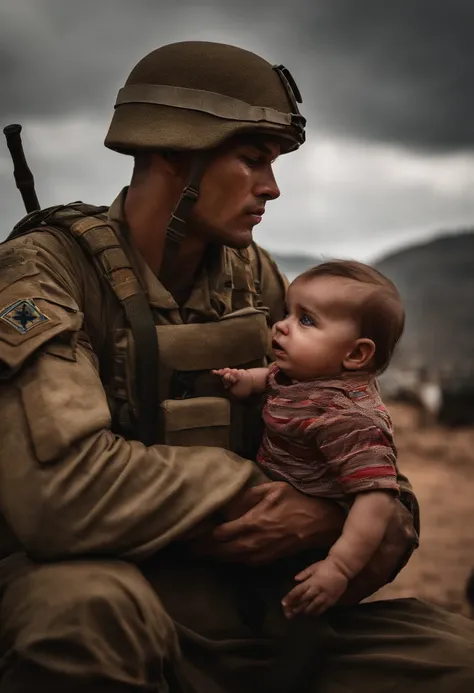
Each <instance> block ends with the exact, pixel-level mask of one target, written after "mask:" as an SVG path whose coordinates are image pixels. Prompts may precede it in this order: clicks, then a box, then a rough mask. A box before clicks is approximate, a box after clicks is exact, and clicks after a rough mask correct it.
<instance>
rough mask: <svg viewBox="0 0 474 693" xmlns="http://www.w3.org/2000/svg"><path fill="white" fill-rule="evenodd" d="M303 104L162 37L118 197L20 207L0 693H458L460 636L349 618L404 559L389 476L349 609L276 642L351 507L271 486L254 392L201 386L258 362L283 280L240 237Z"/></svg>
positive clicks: (431, 612) (432, 615)
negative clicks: (303, 579)
mask: <svg viewBox="0 0 474 693" xmlns="http://www.w3.org/2000/svg"><path fill="white" fill-rule="evenodd" d="M299 102H300V97H299V94H298V90H297V87H296V85H295V84H294V82H293V79H292V77H291V75H290V73H289V72H288V71H287V70H285V68H283V67H281V66H280V67H276V66H273V67H272V66H271V65H270V64H269V63H267V62H266V61H265V60H263V59H261V58H259V57H258V56H256V55H254V54H252V53H249V52H247V51H245V50H241V49H239V48H235V47H232V46H226V45H219V44H213V43H201V42H189V43H181V44H172V45H169V46H165V47H162V48H160V49H158V50H156V51H154V52H152V53H151V54H149V55H148V56H146V57H145V58H144V59H143V60H142V61H141V62H140V63H139V64H138V65H137V66H136V67H135V68H134V70H133V71H132V73H131V74H130V77H129V78H128V80H127V82H126V85H125V86H124V88H123V89H121V90H120V92H119V95H118V98H117V103H116V110H115V113H114V116H113V119H112V123H111V126H110V129H109V132H108V134H107V137H106V146H108V147H110V148H111V149H114V150H116V151H118V152H122V153H125V154H130V155H132V156H134V158H135V167H134V172H133V175H132V179H131V183H130V186H129V187H128V188H126V189H125V190H123V191H122V192H121V193H120V195H119V196H118V198H117V199H116V201H115V202H114V203H113V204H112V206H111V207H110V209H108V210H106V209H104V208H92V207H90V206H87V205H82V204H76V205H71V206H67V207H59V208H52V209H49V210H44V211H43V212H38V213H33V214H32V215H30V216H29V217H27V218H26V220H25V221H23V222H22V223H20V225H18V226H17V227H16V229H15V232H14V237H13V238H12V239H11V240H9V241H8V242H7V243H6V244H4V245H3V247H2V248H1V249H0V374H1V377H2V386H1V388H0V405H1V411H2V417H1V419H0V433H1V441H2V445H1V451H0V510H1V515H0V518H1V519H2V543H1V545H0V547H1V551H2V553H1V554H0V555H1V556H3V557H4V558H3V559H2V561H1V562H0V652H1V656H2V659H1V674H0V675H1V679H0V691H15V692H21V691H30V690H32V689H33V688H38V689H39V690H47V689H48V690H71V691H85V690H87V691H95V690H97V691H110V692H111V693H112V692H115V691H141V690H143V691H146V690H149V691H151V690H156V691H168V690H170V691H175V692H176V691H184V690H191V691H198V692H201V693H228V692H230V691H243V690H263V688H262V686H263V684H264V681H265V676H266V674H267V672H268V670H269V668H271V666H272V663H273V661H274V660H275V657H279V661H280V664H281V663H283V665H284V668H286V672H287V675H288V678H289V680H290V681H292V682H293V683H292V686H293V684H294V686H295V687H296V684H297V683H299V679H301V678H302V672H303V671H304V672H305V676H306V675H308V672H309V669H308V667H309V665H311V664H312V663H314V662H315V661H317V660H316V659H315V656H316V653H317V652H319V653H320V652H321V651H323V652H324V667H321V668H320V669H319V671H317V672H314V675H313V676H312V678H311V677H309V675H308V678H307V680H306V682H305V690H307V691H308V693H310V692H311V691H316V690H318V691H320V692H321V693H336V691H337V692H339V691H341V692H342V691H349V690H350V691H354V693H355V692H356V691H366V690H377V691H382V690H389V689H390V690H405V691H407V693H408V692H409V691H415V689H416V690H419V691H421V690H429V691H430V692H431V693H446V692H447V691H449V693H454V692H455V691H459V692H460V693H461V692H467V691H469V690H472V689H473V686H474V673H473V670H472V643H473V640H474V635H473V627H472V624H471V623H470V622H469V621H467V620H464V619H462V618H460V617H456V616H454V615H449V614H447V613H444V612H442V611H440V610H437V609H435V608H431V607H429V606H427V605H423V604H421V603H419V602H417V601H415V600H400V601H389V602H379V603H376V602H375V603H370V604H365V605H357V604H356V603H357V601H358V600H359V599H360V598H362V597H363V596H366V595H368V594H370V593H372V592H374V591H375V590H376V589H377V588H378V587H379V586H381V585H382V584H384V583H385V582H387V581H388V580H389V579H390V578H392V577H393V576H394V574H396V572H397V571H398V570H399V569H400V568H401V567H402V566H403V565H404V563H405V561H406V560H407V559H408V557H409V555H410V553H411V552H412V550H413V548H414V547H415V546H416V542H417V529H418V506H417V503H416V499H415V497H414V496H413V493H412V490H411V487H410V485H409V483H408V482H407V481H406V479H404V478H403V477H401V476H400V478H399V481H400V484H401V487H402V494H401V502H400V504H399V505H398V513H397V516H396V517H394V519H393V522H392V523H391V526H390V530H389V532H388V533H387V537H386V540H385V541H384V543H383V547H382V549H381V551H380V552H379V554H378V555H377V556H376V557H375V559H374V560H373V561H372V563H371V566H370V569H369V570H367V571H366V572H365V573H364V575H362V576H361V579H360V580H359V581H358V583H356V584H353V585H352V587H351V589H350V590H349V593H348V594H347V596H346V602H347V603H350V602H352V604H355V605H352V606H351V605H347V606H342V605H341V606H339V607H338V608H336V609H333V610H331V611H329V612H328V613H327V614H325V615H324V617H321V618H318V619H313V620H311V621H310V622H306V621H300V622H299V624H300V625H299V626H297V627H296V630H293V631H287V630H286V622H285V621H284V619H283V618H282V616H281V613H280V607H279V601H280V598H281V596H282V595H283V594H284V593H285V590H287V588H288V584H287V576H288V575H294V566H293V565H290V571H289V572H288V566H289V564H291V562H292V561H297V560H298V555H299V554H301V553H302V552H303V551H306V550H311V551H313V552H314V551H315V550H320V552H321V555H323V554H324V550H325V549H326V550H327V547H328V546H329V545H330V544H331V543H332V541H334V539H335V538H336V537H337V536H338V534H339V532H340V530H341V527H342V523H343V509H341V508H340V507H338V506H336V505H333V504H332V503H331V502H330V501H323V500H318V499H312V498H309V497H305V496H303V495H301V494H300V493H298V492H297V491H295V490H294V489H293V488H292V487H291V486H289V485H287V484H285V483H283V482H268V481H267V480H266V479H265V478H264V477H263V475H262V474H261V473H260V472H259V471H258V470H257V468H256V466H255V464H254V463H253V462H252V461H251V460H252V459H253V458H254V455H255V451H256V448H257V445H258V442H259V435H260V428H259V422H260V417H259V403H258V402H254V403H253V405H251V406H250V405H245V406H244V405H241V404H238V403H233V404H232V405H231V404H230V402H229V400H228V399H227V398H226V394H225V391H224V390H223V389H222V385H221V383H220V380H219V379H218V378H216V377H214V376H212V375H210V371H211V370H212V369H216V368H220V367H223V366H224V365H225V366H235V367H252V366H256V365H262V364H265V363H266V361H267V359H268V349H269V339H268V334H269V331H268V325H269V324H271V323H272V322H274V321H275V320H277V319H279V318H280V317H281V315H282V312H283V310H284V308H283V306H284V293H285V286H286V284H285V280H284V279H283V277H282V276H281V275H280V274H279V272H278V270H277V268H276V267H275V266H274V264H273V263H272V261H271V259H270V257H269V256H268V254H267V253H265V252H264V251H263V250H261V249H260V248H259V247H258V246H256V245H255V244H254V243H253V242H252V229H253V227H254V226H255V224H256V223H258V222H259V221H260V219H261V216H262V214H263V212H264V208H265V205H266V203H267V202H268V201H271V200H273V199H275V198H276V197H277V196H278V195H279V190H278V187H277V184H276V181H275V179H274V177H273V173H272V162H273V160H274V159H275V158H276V157H277V156H278V155H280V154H284V153H287V152H289V151H291V150H293V149H296V148H297V147H298V146H299V145H301V144H302V143H303V141H304V119H303V117H302V116H301V114H300V113H299V110H298V103H299ZM170 217H171V221H169V220H170ZM305 560H306V559H305ZM293 623H297V621H295V622H293ZM292 627H293V626H292ZM298 628H300V630H298ZM289 636H291V637H289ZM282 644H283V645H285V644H287V645H291V647H288V649H285V647H283V649H282ZM321 648H323V650H321ZM282 670H283V669H282ZM424 685H425V687H424ZM272 690H275V689H272ZM286 690H290V688H288V689H286Z"/></svg>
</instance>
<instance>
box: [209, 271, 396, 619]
mask: <svg viewBox="0 0 474 693" xmlns="http://www.w3.org/2000/svg"><path fill="white" fill-rule="evenodd" d="M404 319H405V317H404V310H403V307H402V304H401V300H400V296H399V294H398V291H397V289H396V287H395V286H394V285H393V284H392V282H390V281H389V280H388V279H386V278H385V277H384V276H383V275H382V274H380V273H379V272H377V271H376V270H375V269H373V268H371V267H368V266H366V265H363V264H361V263H358V262H349V261H333V262H325V263H323V264H321V265H318V266H317V267H315V268H313V269H310V270H308V271H307V272H304V273H303V274H301V275H300V276H299V277H297V278H296V279H295V280H294V281H293V283H292V284H291V285H290V287H289V289H288V295H287V314H286V316H285V318H284V319H283V320H282V321H281V322H278V323H277V324H276V325H275V326H274V328H273V334H272V336H273V341H272V349H273V354H274V359H275V361H274V363H272V365H270V367H269V368H253V369H250V370H240V369H232V368H223V369H221V370H216V371H214V373H215V374H216V375H218V376H220V377H221V378H222V380H223V383H224V386H225V387H226V388H228V389H230V392H231V394H232V395H234V396H235V397H248V396H249V395H251V394H253V393H257V392H261V393H263V392H265V393H266V401H265V406H264V410H263V420H264V424H265V432H264V436H263V440H262V444H261V447H260V450H259V453H258V456H257V462H258V464H259V465H260V467H261V468H262V469H263V471H265V473H266V474H267V475H268V476H269V477H270V478H273V479H279V480H284V481H287V482H289V483H290V484H292V485H293V486H294V487H295V488H296V489H298V490H299V491H301V492H302V493H306V494H310V495H313V496H322V497H326V498H333V499H337V500H341V501H345V502H347V504H348V505H349V506H350V510H349V513H348V516H347V519H346V522H345V525H344V529H343V532H342V535H341V537H340V538H339V540H338V541H336V543H335V544H334V545H333V547H332V548H331V550H330V551H329V554H328V556H327V558H325V560H323V561H319V562H317V563H314V564H313V565H310V566H309V567H308V568H306V569H305V570H303V571H302V572H301V573H299V574H298V575H296V577H295V580H296V581H297V582H298V585H297V586H295V587H294V588H293V589H292V590H291V591H290V592H289V594H287V595H286V596H285V597H284V598H283V600H282V606H283V611H284V613H285V615H286V616H287V617H288V618H292V617H293V616H295V615H296V614H299V613H306V614H320V613H322V612H323V611H325V610H326V609H327V608H328V607H329V606H331V605H333V604H334V603H335V602H337V601H338V599H339V598H340V597H341V596H342V594H343V593H344V591H345V590H346V588H347V585H348V582H349V580H351V579H352V578H353V577H354V576H355V575H357V574H358V573H359V572H360V571H361V570H362V568H364V566H366V565H367V563H368V562H369V560H370V558H371V557H372V555H373V554H374V553H375V551H376V549H377V548H378V546H379V545H380V543H381V541H382V539H383V537H384V534H385V532H386V529H387V525H388V523H389V521H390V518H391V516H392V512H393V510H394V499H395V498H396V497H397V495H398V493H399V488H398V484H397V470H396V448H395V445H394V442H393V434H392V425H391V421H390V417H389V415H388V412H387V410H386V408H385V406H384V405H383V403H382V401H381V399H380V395H379V391H378V387H377V384H376V375H378V374H380V373H381V372H382V371H383V370H385V368H387V366H388V364H389V362H390V359H391V356H392V353H393V350H394V348H395V346H396V344H397V342H398V340H399V339H400V337H401V334H402V332H403V327H404Z"/></svg>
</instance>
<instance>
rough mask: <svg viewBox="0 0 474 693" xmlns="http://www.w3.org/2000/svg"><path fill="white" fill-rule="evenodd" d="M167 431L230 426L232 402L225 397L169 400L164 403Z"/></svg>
mask: <svg viewBox="0 0 474 693" xmlns="http://www.w3.org/2000/svg"><path fill="white" fill-rule="evenodd" d="M162 408H163V416H164V419H165V428H166V430H167V431H185V430H188V429H192V428H212V427H214V426H228V425H229V423H230V402H229V400H228V399H225V398H223V397H196V398H193V399H167V400H165V401H164V402H163V403H162Z"/></svg>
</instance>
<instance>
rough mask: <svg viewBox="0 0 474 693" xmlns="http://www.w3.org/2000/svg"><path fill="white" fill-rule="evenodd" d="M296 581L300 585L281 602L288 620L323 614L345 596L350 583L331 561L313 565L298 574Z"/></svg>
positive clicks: (327, 560)
mask: <svg viewBox="0 0 474 693" xmlns="http://www.w3.org/2000/svg"><path fill="white" fill-rule="evenodd" d="M295 580H297V581H298V582H299V583H300V584H299V585H297V586H296V587H294V588H293V589H292V590H291V592H289V593H288V594H287V595H286V597H284V598H283V599H282V602H281V603H282V606H283V613H284V614H285V616H286V617H287V618H294V616H296V615H297V614H303V613H304V614H312V615H314V616H317V615H319V614H322V613H323V611H326V609H328V608H329V607H330V606H332V605H333V604H335V603H336V602H337V601H338V599H339V598H340V597H341V596H342V595H343V594H344V592H345V591H346V589H347V583H348V580H347V578H346V576H345V575H344V574H343V573H342V572H341V570H340V569H339V568H338V567H337V565H336V564H335V563H334V562H333V561H331V560H330V559H326V560H324V561H319V563H313V565H310V566H309V568H306V569H305V570H303V571H302V572H301V573H298V575H296V577H295Z"/></svg>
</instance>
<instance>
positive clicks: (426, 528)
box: [376, 404, 474, 615]
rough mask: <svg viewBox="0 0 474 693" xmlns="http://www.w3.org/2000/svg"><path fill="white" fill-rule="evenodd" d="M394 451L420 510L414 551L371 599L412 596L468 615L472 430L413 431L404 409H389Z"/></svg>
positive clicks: (414, 418)
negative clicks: (396, 451) (391, 578)
mask: <svg viewBox="0 0 474 693" xmlns="http://www.w3.org/2000/svg"><path fill="white" fill-rule="evenodd" d="M389 409H390V411H391V414H392V417H393V420H394V425H395V434H396V441H397V446H398V451H399V463H400V469H401V470H402V471H403V472H404V473H405V474H407V476H408V477H409V479H410V481H411V483H412V484H413V487H414V489H415V492H416V494H417V497H418V499H419V502H420V507H421V540H420V548H419V549H418V551H417V552H416V553H415V554H414V556H413V557H412V559H411V560H410V562H409V564H408V566H407V567H406V568H405V569H404V570H403V571H402V572H401V573H400V575H399V576H398V577H397V579H396V580H395V581H394V582H393V583H392V584H391V585H388V586H387V587H385V588H384V589H382V590H380V592H378V593H377V595H376V597H377V598H378V599H382V598H392V597H408V596H415V597H418V598H420V599H423V600H424V601H428V602H432V603H435V604H438V605H440V606H443V607H445V608H447V609H449V610H451V611H454V612H458V613H463V614H464V615H468V613H469V612H468V609H467V604H466V602H465V599H464V586H465V582H466V579H467V576H468V574H469V572H470V571H471V569H472V568H474V428H469V429H467V428H465V429H447V428H442V427H429V428H426V429H420V428H419V427H418V415H417V412H416V410H415V409H412V408H410V407H408V406H404V405H398V404H392V405H390V406H389Z"/></svg>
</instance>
